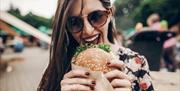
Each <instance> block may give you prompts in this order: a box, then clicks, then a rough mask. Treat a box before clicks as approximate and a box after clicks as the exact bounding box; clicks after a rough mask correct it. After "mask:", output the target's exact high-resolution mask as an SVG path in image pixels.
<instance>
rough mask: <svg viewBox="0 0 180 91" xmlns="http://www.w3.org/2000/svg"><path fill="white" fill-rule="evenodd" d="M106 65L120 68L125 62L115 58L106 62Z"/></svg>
mask: <svg viewBox="0 0 180 91" xmlns="http://www.w3.org/2000/svg"><path fill="white" fill-rule="evenodd" d="M108 66H109V67H113V68H117V69H119V70H122V69H124V67H125V64H124V62H123V61H119V60H118V61H117V60H115V61H111V62H108Z"/></svg>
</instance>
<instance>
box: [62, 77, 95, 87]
mask: <svg viewBox="0 0 180 91" xmlns="http://www.w3.org/2000/svg"><path fill="white" fill-rule="evenodd" d="M66 84H68V85H70V84H81V85H87V86H94V85H95V84H96V82H95V80H92V79H85V78H72V79H64V80H62V81H61V85H66Z"/></svg>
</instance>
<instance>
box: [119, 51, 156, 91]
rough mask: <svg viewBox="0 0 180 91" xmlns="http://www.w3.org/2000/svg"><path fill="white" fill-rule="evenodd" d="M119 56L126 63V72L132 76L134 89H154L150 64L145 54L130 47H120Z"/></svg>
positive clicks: (147, 90) (146, 90)
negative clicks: (142, 54)
mask: <svg viewBox="0 0 180 91" xmlns="http://www.w3.org/2000/svg"><path fill="white" fill-rule="evenodd" d="M117 56H118V58H119V60H120V61H123V62H124V63H125V65H126V68H125V70H124V72H125V73H126V74H127V75H129V76H131V77H132V78H133V79H132V91H154V88H153V85H152V80H151V76H150V74H149V66H148V63H147V60H146V58H145V57H144V56H141V55H139V54H138V53H136V52H133V51H131V50H130V49H128V48H123V47H121V48H119V50H118V51H117Z"/></svg>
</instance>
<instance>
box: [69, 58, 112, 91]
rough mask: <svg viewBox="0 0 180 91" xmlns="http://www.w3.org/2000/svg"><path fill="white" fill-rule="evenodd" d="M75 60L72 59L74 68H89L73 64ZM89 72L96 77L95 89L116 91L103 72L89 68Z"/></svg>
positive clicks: (97, 90)
mask: <svg viewBox="0 0 180 91" xmlns="http://www.w3.org/2000/svg"><path fill="white" fill-rule="evenodd" d="M73 62H74V60H72V63H71V67H72V70H73V69H84V70H89V69H88V68H85V67H81V66H77V65H75V64H73ZM89 72H90V78H92V79H95V81H96V85H95V88H94V91H114V90H113V87H112V86H111V84H110V82H109V81H108V80H107V79H106V78H105V76H104V74H103V72H101V71H91V70H89Z"/></svg>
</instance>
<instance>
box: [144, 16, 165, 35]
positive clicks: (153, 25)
mask: <svg viewBox="0 0 180 91" xmlns="http://www.w3.org/2000/svg"><path fill="white" fill-rule="evenodd" d="M146 23H147V25H148V26H147V27H144V28H143V29H142V30H151V31H152V30H155V31H160V32H162V31H167V26H168V24H167V21H166V20H162V21H161V18H160V15H159V14H157V13H153V14H151V15H150V16H149V17H148V18H147V21H146Z"/></svg>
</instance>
